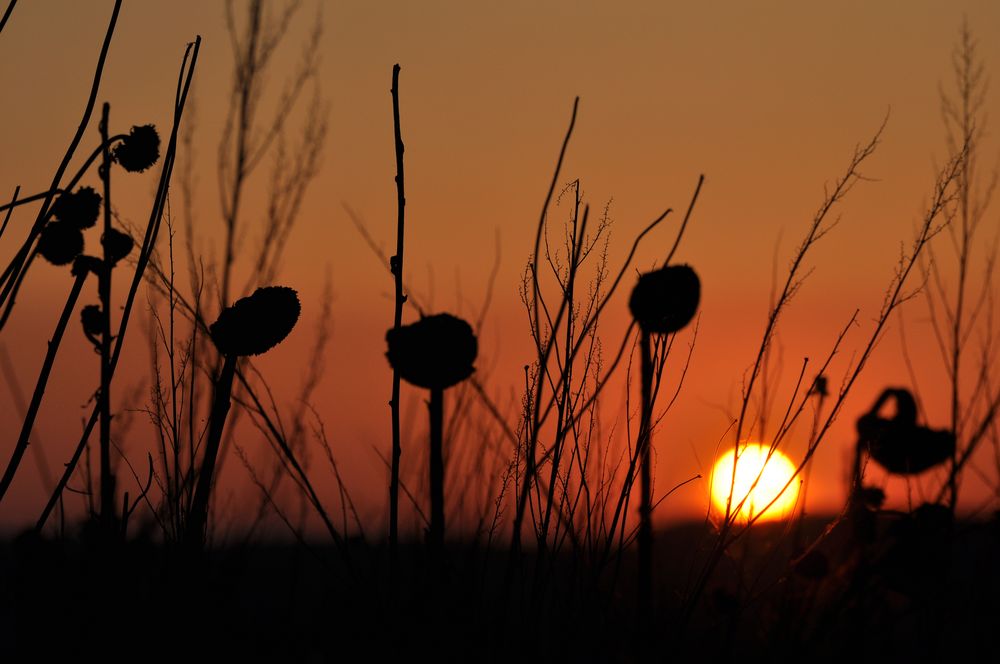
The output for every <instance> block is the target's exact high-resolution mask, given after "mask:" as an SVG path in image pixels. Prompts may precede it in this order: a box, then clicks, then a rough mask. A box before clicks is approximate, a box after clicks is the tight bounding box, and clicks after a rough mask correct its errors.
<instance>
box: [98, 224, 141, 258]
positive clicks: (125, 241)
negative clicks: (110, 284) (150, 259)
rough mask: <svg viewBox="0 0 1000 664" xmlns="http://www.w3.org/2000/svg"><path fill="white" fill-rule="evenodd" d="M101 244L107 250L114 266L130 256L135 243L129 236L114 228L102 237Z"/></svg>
mask: <svg viewBox="0 0 1000 664" xmlns="http://www.w3.org/2000/svg"><path fill="white" fill-rule="evenodd" d="M101 244H102V245H103V246H104V248H105V249H107V251H108V258H110V259H111V264H112V265H114V264H115V263H117V262H118V261H120V260H121V259H123V258H125V257H126V256H128V255H129V252H131V251H132V245H133V244H134V243H133V242H132V238H130V237H129V236H128V235H126V234H125V233H122V232H121V231H118V230H115V229H114V228H112V229H110V230H109V231H108V232H107V233H105V234H104V235H102V236H101Z"/></svg>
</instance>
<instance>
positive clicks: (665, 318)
mask: <svg viewBox="0 0 1000 664" xmlns="http://www.w3.org/2000/svg"><path fill="white" fill-rule="evenodd" d="M700 298H701V282H699V281H698V275H697V274H695V271H694V270H692V269H691V266H689V265H668V266H667V267H664V268H661V269H659V270H653V271H652V272H646V273H645V274H642V275H640V276H639V282H638V283H637V284H636V285H635V288H634V289H632V296H631V297H630V298H629V301H628V308H629V310H630V311H631V312H632V316H633V317H634V318H635V320H636V322H638V323H639V327H641V328H642V329H643V331H645V332H660V333H669V332H677V331H678V330H680V329H681V328H683V327H684V326H685V325H687V324H688V323H690V322H691V319H692V318H694V314H695V312H696V311H697V310H698V301H699V299H700Z"/></svg>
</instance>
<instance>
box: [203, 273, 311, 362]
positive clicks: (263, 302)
mask: <svg viewBox="0 0 1000 664" xmlns="http://www.w3.org/2000/svg"><path fill="white" fill-rule="evenodd" d="M301 311H302V306H301V305H300V304H299V297H298V294H297V293H296V292H295V291H294V290H292V289H291V288H288V287H286V286H267V287H265V288H258V289H257V290H256V291H254V293H253V294H252V295H250V296H249V297H244V298H242V299H239V300H236V302H234V303H233V305H232V306H230V307H227V308H226V309H223V311H222V313H221V314H219V319H218V320H216V321H215V322H214V323H212V325H211V326H210V327H209V332H210V333H211V335H212V340H213V341H214V342H215V345H216V346H217V347H218V349H219V352H221V353H222V354H223V355H237V356H243V355H260V354H261V353H266V352H267V351H269V350H270V349H272V348H274V347H275V346H277V345H278V344H279V343H281V341H282V340H283V339H284V338H285V337H287V336H288V333H289V332H291V331H292V328H294V327H295V323H296V322H297V321H298V320H299V314H300V313H301Z"/></svg>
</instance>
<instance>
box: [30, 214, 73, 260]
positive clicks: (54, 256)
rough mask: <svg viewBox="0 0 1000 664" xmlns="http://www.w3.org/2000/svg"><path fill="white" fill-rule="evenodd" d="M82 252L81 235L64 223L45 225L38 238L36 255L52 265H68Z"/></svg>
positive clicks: (70, 225)
mask: <svg viewBox="0 0 1000 664" xmlns="http://www.w3.org/2000/svg"><path fill="white" fill-rule="evenodd" d="M82 252H83V233H81V232H80V229H79V228H77V227H76V226H74V225H73V224H71V223H69V222H66V221H50V222H49V223H47V224H45V228H43V229H42V233H41V235H40V236H39V238H38V253H39V254H41V256H42V258H44V259H45V260H47V261H48V262H50V263H52V264H53V265H68V264H69V263H70V262H72V260H73V259H74V258H76V257H77V256H79V255H80V254H81V253H82Z"/></svg>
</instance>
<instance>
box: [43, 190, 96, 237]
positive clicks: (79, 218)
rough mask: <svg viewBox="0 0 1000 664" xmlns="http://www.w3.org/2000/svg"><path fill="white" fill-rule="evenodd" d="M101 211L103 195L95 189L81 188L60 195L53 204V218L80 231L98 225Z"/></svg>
mask: <svg viewBox="0 0 1000 664" xmlns="http://www.w3.org/2000/svg"><path fill="white" fill-rule="evenodd" d="M100 211H101V195H100V194H98V193H97V192H96V191H94V188H93V187H80V188H79V189H77V190H76V191H67V192H65V193H62V194H60V195H59V198H57V199H56V201H55V203H53V204H52V216H53V217H54V218H55V219H57V220H59V221H62V222H65V223H67V224H70V225H71V226H75V227H76V228H79V229H81V230H82V229H84V228H90V227H91V226H93V225H94V224H96V223H97V215H98V213H99V212H100Z"/></svg>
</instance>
